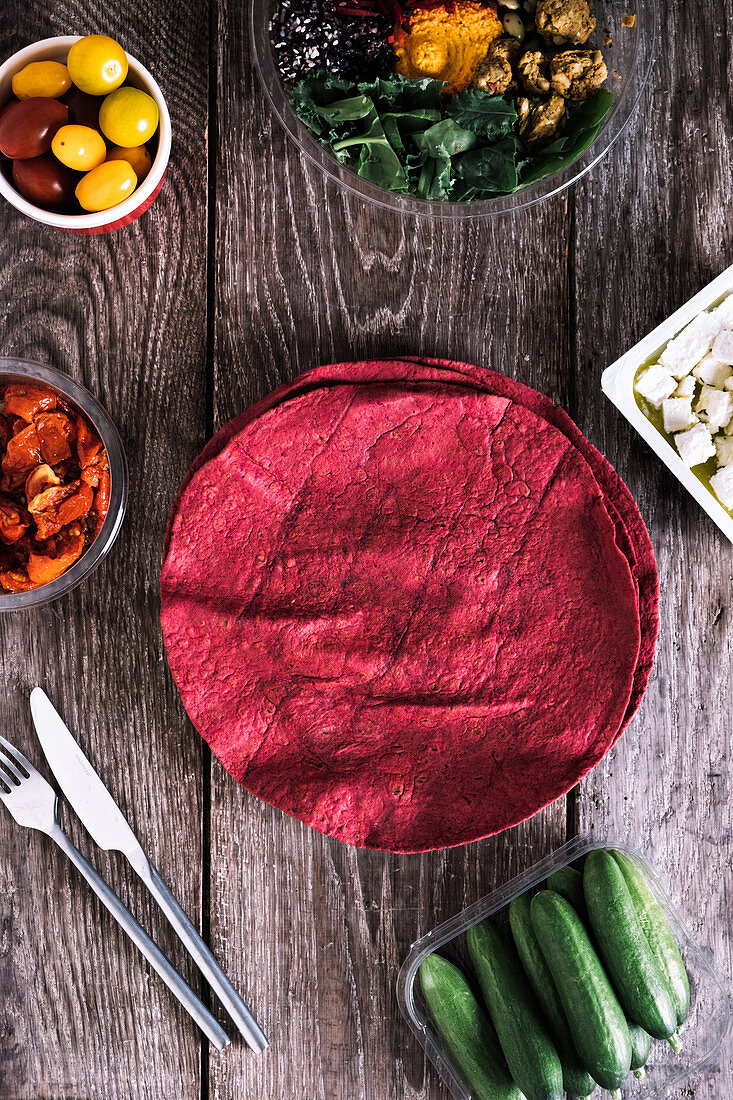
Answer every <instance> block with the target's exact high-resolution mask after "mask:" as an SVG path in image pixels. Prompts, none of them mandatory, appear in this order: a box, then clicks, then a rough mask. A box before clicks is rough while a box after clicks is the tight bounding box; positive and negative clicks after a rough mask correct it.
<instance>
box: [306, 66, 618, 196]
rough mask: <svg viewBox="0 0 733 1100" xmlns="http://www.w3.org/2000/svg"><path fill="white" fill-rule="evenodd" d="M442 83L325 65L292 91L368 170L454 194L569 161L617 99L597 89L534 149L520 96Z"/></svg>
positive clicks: (490, 187)
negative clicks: (456, 89) (328, 69)
mask: <svg viewBox="0 0 733 1100" xmlns="http://www.w3.org/2000/svg"><path fill="white" fill-rule="evenodd" d="M443 88H444V85H443V84H442V83H441V82H440V81H437V80H428V79H424V80H410V79H407V78H405V77H401V76H393V77H379V78H377V79H375V80H372V81H368V82H362V83H359V84H354V83H349V82H348V81H345V80H343V79H341V78H340V77H336V76H334V75H333V74H329V73H324V72H319V73H316V74H314V75H311V76H308V77H307V78H306V79H305V80H302V81H301V82H300V83H299V84H297V85H296V86H295V87H294V88H293V89H292V90H291V92H290V93H289V95H290V102H291V105H292V107H293V110H294V111H295V113H296V114H297V115H298V117H299V118H300V119H301V120H302V121H303V122H304V123H305V125H306V126H307V127H308V128H309V129H310V130H311V131H312V132H313V133H314V134H315V135H316V137H318V139H319V140H320V141H322V142H323V143H324V144H328V145H330V146H331V148H332V150H333V152H334V155H335V156H336V157H337V159H338V160H339V161H340V162H341V163H342V164H345V165H347V166H348V167H349V168H351V169H352V170H353V171H355V172H357V173H358V174H359V175H360V176H362V177H363V178H364V179H367V180H370V181H371V182H372V183H375V184H378V185H379V186H380V187H384V188H386V189H387V190H390V191H397V192H399V193H402V194H405V193H410V194H414V195H416V196H417V197H418V198H422V199H429V200H441V199H449V200H451V201H454V202H469V201H473V202H478V201H486V200H488V199H492V198H497V197H498V196H500V195H509V194H512V193H513V192H514V191H516V190H518V189H519V188H522V187H526V186H528V185H529V184H531V183H536V182H538V181H539V180H542V179H545V177H547V176H550V175H552V174H553V173H555V172H558V171H559V170H560V169H562V168H565V167H566V166H567V165H569V164H570V163H572V161H574V160H576V159H577V157H579V156H580V155H581V153H583V152H584V151H585V150H586V149H587V148H588V146H589V145H590V144H591V143H592V142H593V141H594V140H595V138H596V136H597V135H598V133H599V131H600V128H601V126H602V124H603V120H604V119H605V117H606V115H607V114H608V112H609V111H610V109H611V107H612V105H613V102H614V99H613V96H612V95H611V94H610V92H606V91H601V92H599V93H598V94H597V95H595V96H593V98H592V99H589V100H586V101H585V102H584V103H582V104H581V105H580V106H579V107H577V108H576V109H575V110H574V111H573V113H572V114H571V115H570V117H569V118H568V123H567V126H566V128H565V130H564V131H563V133H562V134H560V135H559V136H558V137H557V138H555V140H554V141H553V142H552V143H551V144H550V145H548V146H547V147H546V148H545V149H542V150H540V151H538V152H535V153H532V154H529V153H527V151H526V149H525V148H524V146H523V145H522V142H521V140H520V138H519V134H518V116H517V111H516V107H515V104H514V102H513V101H512V99H510V98H509V97H508V96H505V95H492V94H491V93H490V92H485V91H482V90H480V89H476V88H469V89H467V90H466V91H464V92H461V93H459V94H458V95H454V96H452V97H446V96H444V95H443Z"/></svg>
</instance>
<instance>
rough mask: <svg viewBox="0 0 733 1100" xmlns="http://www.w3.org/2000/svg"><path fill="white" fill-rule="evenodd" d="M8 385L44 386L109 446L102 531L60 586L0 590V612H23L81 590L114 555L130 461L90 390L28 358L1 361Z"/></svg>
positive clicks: (0, 381) (0, 379) (2, 379)
mask: <svg viewBox="0 0 733 1100" xmlns="http://www.w3.org/2000/svg"><path fill="white" fill-rule="evenodd" d="M8 382H31V383H42V384H43V385H44V386H47V387H48V388H49V389H52V390H55V392H56V393H59V394H60V395H61V396H62V397H63V399H64V401H66V402H68V404H69V405H71V407H72V408H73V409H75V410H76V411H77V412H79V413H81V414H82V415H83V416H85V417H86V419H87V420H88V421H89V422H90V423H91V425H92V427H93V428H94V429H95V431H96V432H97V435H98V436H99V437H100V439H101V440H102V443H103V444H104V449H105V450H106V452H107V458H108V461H109V473H110V498H109V509H108V511H107V515H106V518H105V520H104V523H103V524H102V530H101V531H100V532H99V534H98V535H97V537H96V538H95V539H94V541H93V542H92V543H91V545H90V546H89V548H88V549H87V550H85V551H84V553H83V554H82V556H81V557H80V558H79V560H78V561H76V562H74V564H73V565H72V566H71V567H70V568H69V569H67V570H66V572H65V573H62V575H61V576H60V577H58V578H57V579H56V580H55V581H50V582H49V583H48V584H44V585H41V586H40V588H34V589H32V590H31V591H30V592H3V591H2V590H0V612H3V611H21V610H24V609H26V608H30V607H40V606H42V605H43V604H46V603H50V602H51V600H57V599H58V598H59V597H60V596H65V595H66V593H67V592H70V591H71V589H72V588H76V586H77V585H78V584H81V582H82V581H83V580H86V578H87V577H88V576H89V574H90V573H91V572H92V571H93V570H94V569H96V568H97V566H98V565H99V563H100V562H101V561H102V559H103V558H104V557H106V555H107V554H108V553H109V550H110V548H111V546H112V543H113V542H114V541H115V539H116V538H117V536H118V534H119V532H120V527H121V526H122V519H123V517H124V514H125V505H126V504H127V462H126V460H125V452H124V451H123V449H122V442H121V440H120V436H119V433H118V431H117V429H116V428H115V426H114V424H113V423H112V421H111V420H110V418H109V416H108V415H107V413H106V412H105V410H104V409H103V408H102V406H101V405H100V404H99V402H98V401H97V399H96V397H92V395H91V393H89V391H88V390H86V389H84V387H83V386H80V385H79V383H78V382H74V381H73V379H71V378H69V376H68V375H66V374H62V372H61V371H58V370H55V369H54V368H53V367H45V366H41V364H40V363H31V362H28V361H27V360H25V359H6V358H3V357H0V386H2V385H5V384H6V383H8Z"/></svg>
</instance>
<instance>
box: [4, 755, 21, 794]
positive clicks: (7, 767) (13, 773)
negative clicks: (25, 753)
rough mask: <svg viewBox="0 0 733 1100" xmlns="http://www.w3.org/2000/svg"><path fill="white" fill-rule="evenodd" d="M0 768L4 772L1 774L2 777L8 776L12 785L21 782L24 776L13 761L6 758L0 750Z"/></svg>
mask: <svg viewBox="0 0 733 1100" xmlns="http://www.w3.org/2000/svg"><path fill="white" fill-rule="evenodd" d="M0 769H2V771H3V772H4V773H5V774H4V775H3V779H4V778H5V776H6V775H7V776H9V777H10V779H11V782H12V784H13V786H15V785H16V784H20V783H22V782H23V780H24V779H25V776H24V775H23V774H22V772H21V771H20V769H19V768H18V767H17V765H16V764H15V763H14V762H11V761H10V760H8V758H7V756H4V755H3V754H2V753H1V752H0Z"/></svg>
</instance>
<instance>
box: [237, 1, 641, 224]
mask: <svg viewBox="0 0 733 1100" xmlns="http://www.w3.org/2000/svg"><path fill="white" fill-rule="evenodd" d="M276 10H277V0H253V2H252V5H251V14H250V19H251V36H252V46H253V52H254V59H255V64H256V68H257V71H258V72H259V75H260V78H261V81H262V84H263V86H264V89H265V92H266V94H267V97H268V99H269V101H270V104H271V106H272V109H273V110H274V112H275V114H276V115H277V117H278V119H279V120H280V122H281V123H282V125H283V127H284V129H285V131H286V132H287V134H288V135H289V136H290V137H291V138H292V140H293V141H294V142H295V144H296V145H297V146H298V148H299V149H300V151H301V152H302V153H303V154H304V155H305V156H306V157H307V158H308V160H310V161H311V162H312V163H313V164H316V165H317V166H318V167H319V168H320V169H321V170H322V171H323V172H324V173H325V174H326V175H327V176H328V177H329V178H330V179H332V180H335V181H336V183H338V184H340V185H341V186H342V187H343V188H345V189H346V190H347V191H349V192H351V193H352V194H355V195H359V196H361V198H364V199H367V200H369V201H370V202H373V203H376V204H377V205H379V206H383V207H385V208H387V209H390V210H396V211H399V212H401V213H403V214H417V215H423V216H428V217H435V218H448V219H462V218H477V217H487V216H490V215H496V214H503V213H506V212H507V211H511V210H518V209H521V208H522V207H525V206H530V205H532V204H533V203H536V202H540V201H541V200H542V199H546V198H549V197H550V196H551V195H556V194H558V192H560V191H563V190H565V188H566V187H569V186H570V184H572V183H574V182H575V181H576V180H578V179H580V177H581V176H584V175H585V174H586V172H588V171H590V169H591V168H593V166H594V165H596V164H597V163H598V161H599V160H601V158H602V157H604V156H605V154H606V153H607V152H608V150H609V149H610V148H611V146H612V145H613V144H614V142H615V141H616V139H617V138H618V137H619V136H620V135H621V134H622V133H623V131H624V130H625V128H626V126H627V124H628V122H629V120H630V118H631V116H632V114H633V112H634V108H635V107H636V105H637V103H638V101H639V98H640V96H641V93H642V91H643V90H644V86H645V84H646V82H647V79H648V77H649V73H650V71H651V66H652V62H653V60H654V47H655V40H656V35H657V6H656V3H655V2H654V0H636V3H632V4H629V3H628V2H626V0H595V3H594V5H593V15H594V16H595V17H596V20H597V28H596V31H595V32H594V34H593V36H592V37H591V39H590V42H589V43H588V45H589V46H590V45H591V44H594V48H598V49H601V50H602V52H603V56H604V59H605V61H606V64H607V66H608V74H609V75H608V79H607V81H606V83H605V85H604V87H605V88H606V89H608V90H609V91H610V92H612V93H613V95H614V96H615V100H616V101H615V103H614V105H613V107H612V109H611V110H610V112H609V114H608V115H607V116H606V118H605V120H604V122H603V126H602V128H601V131H600V133H599V134H598V136H597V137H596V139H595V141H594V142H593V143H592V145H591V146H590V147H589V148H588V149H587V150H586V152H585V153H583V154H582V155H581V156H580V157H579V158H578V159H577V160H576V161H574V162H573V163H572V164H571V165H569V166H568V167H567V168H564V169H562V170H561V171H559V172H556V173H555V174H554V175H552V176H549V177H547V178H546V179H544V180H542V181H541V182H538V183H536V184H532V185H530V186H528V187H526V188H524V189H521V190H519V191H516V192H515V193H514V194H512V195H508V196H504V197H500V198H496V199H492V200H489V201H481V202H462V203H457V202H456V203H451V202H447V201H437V200H428V199H419V198H417V197H416V196H414V195H403V194H398V193H396V192H393V191H389V190H387V189H385V188H383V187H380V186H378V185H377V184H375V183H372V182H370V181H368V180H366V179H362V178H361V177H360V176H359V175H357V173H356V172H354V171H352V170H351V169H349V168H347V167H345V166H343V165H341V164H340V163H339V162H338V161H337V159H336V157H335V156H334V154H333V153H332V152H331V150H330V148H328V147H327V146H324V145H321V144H320V143H319V142H318V141H317V140H316V138H315V137H314V136H313V134H311V132H310V131H309V130H308V128H307V127H306V126H305V125H304V124H303V123H302V122H301V121H300V119H299V118H298V117H297V115H296V114H295V112H294V111H293V109H292V108H291V106H290V103H289V102H288V97H287V93H286V90H285V87H284V86H283V84H282V82H281V80H280V77H279V74H278V71H277V68H276V65H275V60H274V57H273V50H272V47H271V43H270V34H269V22H270V18H271V15H272V13H273V12H274V11H276ZM629 15H634V16H635V21H634V25H633V26H631V27H630V26H627V25H625V24H624V22H623V20H624V18H625V17H628V16H629ZM608 39H610V42H608V43H607V41H606V40H608Z"/></svg>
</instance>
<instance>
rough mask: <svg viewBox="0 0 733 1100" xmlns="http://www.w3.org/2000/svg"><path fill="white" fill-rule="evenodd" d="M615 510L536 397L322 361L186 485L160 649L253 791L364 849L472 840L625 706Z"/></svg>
mask: <svg viewBox="0 0 733 1100" xmlns="http://www.w3.org/2000/svg"><path fill="white" fill-rule="evenodd" d="M455 366H459V365H455ZM461 366H462V365H461ZM466 369H467V370H468V369H469V368H466ZM431 370H434V374H435V377H433V376H432V375H430V377H426V371H427V372H428V374H430V372H431ZM380 372H381V375H380ZM447 373H450V371H448V372H447ZM455 373H456V374H457V375H460V373H461V372H460V371H456V372H455ZM375 375H380V377H379V378H378V379H375ZM497 377H499V378H500V377H501V376H497ZM530 392H531V391H530ZM573 427H574V425H573ZM575 430H576V431H577V429H575ZM617 523H618V520H616V523H614V519H613V518H612V517H611V516H610V515H609V509H608V507H607V501H606V498H605V496H604V493H603V491H602V489H601V487H600V485H599V482H598V481H597V480H596V477H594V475H593V472H592V470H591V468H590V466H589V464H588V462H587V461H586V458H585V457H584V456H583V454H582V453H580V451H579V449H578V447H577V446H575V445H574V443H573V442H572V441H571V440H570V439H569V438H568V435H566V434H564V432H563V431H561V430H559V429H558V428H557V427H556V426H555V425H554V424H552V423H550V422H549V420H548V419H547V418H546V417H544V416H540V415H537V413H536V412H534V411H533V410H532V409H530V408H528V407H526V405H523V404H522V403H520V402H518V401H514V400H511V399H509V398H508V397H506V396H502V395H500V394H497V393H492V392H488V389H487V387H483V388H482V387H481V385H480V384H479V385H478V386H477V385H476V384H475V381H474V382H473V383H470V380H469V379H468V376H466V377H465V378H464V377H457V378H451V379H450V380H447V378H446V369H445V368H442V369H441V368H439V367H437V366H435V367H434V368H431V367H430V365H426V364H419V363H414V362H413V363H409V362H402V363H401V364H394V363H389V364H351V365H341V366H337V367H331V368H320V369H319V370H318V371H315V372H310V374H309V375H305V376H303V377H302V378H301V379H298V380H296V382H295V383H291V384H289V385H287V386H285V387H281V388H280V390H279V391H276V392H275V394H273V395H270V397H269V398H268V399H266V400H265V401H264V402H260V403H259V405H258V406H255V407H254V408H253V409H252V410H248V412H247V413H245V414H243V415H242V416H241V417H238V418H236V420H235V421H233V422H232V424H231V425H228V426H227V428H226V429H224V430H223V431H222V432H221V433H219V435H218V436H217V437H216V438H215V439H214V440H213V441H212V442H211V443H210V444H209V445H208V446H207V448H206V449H205V450H204V452H203V454H202V456H201V458H200V459H199V460H198V461H197V462H196V463H195V464H194V466H193V467H192V470H191V471H190V472H189V475H188V477H187V479H186V481H185V482H184V486H183V488H182V491H181V495H180V497H179V500H178V502H177V504H176V506H175V508H174V510H173V513H172V517H171V522H170V525H169V532H168V540H167V550H166V557H165V561H164V566H163V573H162V580H161V586H162V594H163V612H162V622H163V629H164V636H165V641H166V646H167V649H168V657H169V661H170V665H171V669H172V671H173V674H174V677H175V679H176V682H177V683H178V686H179V688H180V690H181V693H182V696H183V699H184V703H185V705H186V708H187V710H188V712H189V714H190V716H191V718H192V719H193V721H194V723H195V724H196V725H197V727H198V729H199V730H200V731H201V733H202V734H203V736H204V737H205V738H206V740H207V741H208V742H209V744H210V745H211V746H212V748H213V750H214V752H215V753H216V754H217V755H218V756H219V758H220V759H221V760H222V762H223V763H224V765H225V767H226V768H227V769H228V770H229V771H230V772H231V774H232V775H233V776H234V777H235V778H236V779H238V780H239V781H240V782H242V783H243V784H244V785H245V786H246V787H247V788H248V789H249V790H251V791H252V792H253V793H255V794H257V795H258V796H259V797H261V798H263V799H265V800H266V801H267V802H270V803H272V804H273V805H276V806H279V807H280V808H281V809H283V810H285V811H286V812H287V813H290V814H292V815H294V816H296V817H298V818H301V819H302V820H304V821H306V822H307V823H308V824H310V825H312V826H314V827H315V828H317V829H320V830H321V831H323V832H326V833H329V834H330V835H333V836H336V837H338V838H339V839H340V840H343V841H346V842H348V843H352V844H357V845H363V846H368V847H375V848H386V849H389V850H392V851H421V850H426V849H431V848H439V847H445V846H449V845H453V844H460V843H464V842H466V841H469V840H475V839H478V838H479V837H482V836H486V835H489V834H491V833H494V832H497V831H499V830H501V829H503V828H506V827H508V826H509V825H512V824H515V823H517V822H518V821H520V820H522V819H523V818H525V817H527V816H529V815H530V814H532V813H534V812H536V811H537V810H538V809H540V808H541V807H542V806H543V805H545V804H547V803H548V802H550V801H552V800H554V799H555V798H557V797H559V796H560V795H561V794H563V793H564V792H565V791H567V790H568V789H569V788H570V787H571V786H573V785H574V783H576V782H577V781H578V779H579V778H580V777H581V776H582V775H583V774H585V772H587V771H588V770H589V769H590V768H591V767H592V766H593V765H594V764H595V763H597V761H598V760H599V759H600V758H601V757H602V756H603V754H604V753H605V752H606V751H608V749H609V748H610V746H611V745H612V744H613V741H614V740H615V738H616V737H617V736H618V733H619V730H620V729H621V727H622V725H623V723H624V722H625V721H626V720H627V711H628V707H629V704H630V700H631V697H632V690H633V689H634V687H635V676H636V670H637V665H638V658H639V652H640V640H641V631H640V620H639V599H638V587H637V584H636V583H635V580H634V577H633V576H632V570H631V568H630V563H629V556H628V554H627V553H624V551H623V549H622V548H621V547H620V546H619V544H618V539H617V526H616V524H617ZM625 529H626V530H628V529H627V528H625Z"/></svg>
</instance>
